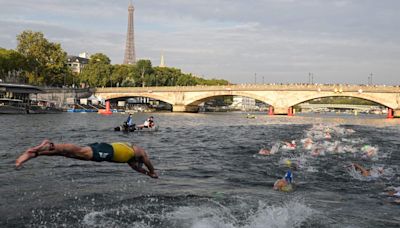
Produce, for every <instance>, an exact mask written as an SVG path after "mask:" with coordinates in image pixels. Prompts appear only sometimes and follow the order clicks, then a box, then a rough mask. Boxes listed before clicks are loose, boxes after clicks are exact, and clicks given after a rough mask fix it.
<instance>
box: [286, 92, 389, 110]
mask: <svg viewBox="0 0 400 228" xmlns="http://www.w3.org/2000/svg"><path fill="white" fill-rule="evenodd" d="M325 97H354V98H360V99H363V100H367V101H372V102H375V103H377V104H379V105H382V106H385V107H387V108H395V107H391V106H392V104H391V103H388V102H387V101H385V100H384V99H380V98H379V97H374V96H370V95H365V94H362V93H357V94H355V93H352V94H313V95H309V96H302V97H300V98H298V99H295V100H294V99H291V103H290V104H289V106H295V105H298V104H301V103H304V102H307V101H310V100H314V99H318V98H325Z"/></svg>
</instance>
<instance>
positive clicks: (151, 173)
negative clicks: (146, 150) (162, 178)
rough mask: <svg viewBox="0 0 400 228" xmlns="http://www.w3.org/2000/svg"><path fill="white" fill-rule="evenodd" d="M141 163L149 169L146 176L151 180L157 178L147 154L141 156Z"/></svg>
mask: <svg viewBox="0 0 400 228" xmlns="http://www.w3.org/2000/svg"><path fill="white" fill-rule="evenodd" d="M143 163H144V165H145V166H146V167H147V168H148V169H149V172H148V173H146V175H149V176H150V177H152V178H158V176H157V174H156V173H155V172H154V167H153V165H152V164H151V162H150V159H149V157H147V154H143ZM146 172H147V171H146Z"/></svg>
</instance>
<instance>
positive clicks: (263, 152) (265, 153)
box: [258, 148, 271, 155]
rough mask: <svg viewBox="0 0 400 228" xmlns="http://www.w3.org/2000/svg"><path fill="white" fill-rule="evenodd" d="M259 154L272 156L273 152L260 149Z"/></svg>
mask: <svg viewBox="0 0 400 228" xmlns="http://www.w3.org/2000/svg"><path fill="white" fill-rule="evenodd" d="M258 154H261V155H270V154H271V151H270V150H268V149H266V148H262V149H260V150H259V151H258Z"/></svg>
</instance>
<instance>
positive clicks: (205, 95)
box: [185, 91, 273, 106]
mask: <svg viewBox="0 0 400 228" xmlns="http://www.w3.org/2000/svg"><path fill="white" fill-rule="evenodd" d="M220 96H242V97H248V98H253V99H256V100H259V101H261V102H264V103H266V104H269V105H271V104H272V102H273V101H272V100H271V99H269V98H268V97H265V96H259V95H257V94H254V93H251V92H245V91H221V92H215V91H213V92H209V93H203V94H201V95H198V96H193V97H191V99H188V100H187V101H186V102H185V105H190V106H192V105H199V104H200V103H202V102H204V101H207V100H209V99H212V98H214V97H220Z"/></svg>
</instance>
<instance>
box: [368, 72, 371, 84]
mask: <svg viewBox="0 0 400 228" xmlns="http://www.w3.org/2000/svg"><path fill="white" fill-rule="evenodd" d="M368 85H372V73H370V74H369V77H368Z"/></svg>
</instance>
